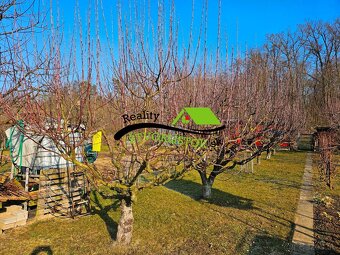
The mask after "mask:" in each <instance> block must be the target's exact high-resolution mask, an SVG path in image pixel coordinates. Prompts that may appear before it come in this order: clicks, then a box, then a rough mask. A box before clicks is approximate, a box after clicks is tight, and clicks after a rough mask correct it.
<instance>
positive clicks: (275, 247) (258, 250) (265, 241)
mask: <svg viewBox="0 0 340 255" xmlns="http://www.w3.org/2000/svg"><path fill="white" fill-rule="evenodd" d="M240 245H242V244H240ZM290 251H291V244H290V242H289V241H287V240H284V239H282V238H279V237H277V236H270V235H266V234H259V235H256V236H255V238H254V239H253V240H252V242H251V246H250V248H249V251H248V253H247V254H248V255H263V254H278V255H281V254H282V255H283V254H290Z"/></svg>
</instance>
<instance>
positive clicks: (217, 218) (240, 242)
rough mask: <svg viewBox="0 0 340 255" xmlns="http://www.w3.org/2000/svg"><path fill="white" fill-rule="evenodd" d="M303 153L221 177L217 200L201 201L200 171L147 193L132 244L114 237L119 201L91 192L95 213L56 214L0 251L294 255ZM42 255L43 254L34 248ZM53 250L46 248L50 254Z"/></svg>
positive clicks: (137, 211) (138, 206)
mask: <svg viewBox="0 0 340 255" xmlns="http://www.w3.org/2000/svg"><path fill="white" fill-rule="evenodd" d="M304 164H305V153H292V152H278V153H277V155H275V156H273V157H272V158H271V159H270V160H264V159H263V160H262V161H261V164H260V165H256V164H255V171H254V173H253V174H251V173H244V172H241V173H237V172H238V171H239V170H238V169H236V170H235V171H233V172H232V173H225V174H222V175H219V176H218V177H217V178H216V181H215V184H214V186H213V197H212V199H211V200H210V201H209V202H203V201H200V200H199V197H200V192H201V185H200V179H199V176H198V174H197V173H196V172H189V173H188V174H186V176H185V177H184V178H182V179H180V180H175V181H171V182H169V183H168V184H166V185H165V186H163V187H157V188H153V189H148V190H144V191H142V192H141V193H140V194H138V200H137V202H136V203H135V205H134V216H135V224H134V233H133V235H134V237H133V243H132V245H131V246H130V247H128V248H124V247H119V246H117V245H116V244H115V242H114V239H115V235H116V230H117V222H118V219H119V208H117V203H113V202H116V201H112V200H110V199H103V198H102V197H101V196H100V195H99V194H98V193H94V194H92V200H93V203H94V204H96V206H95V209H94V211H95V212H94V214H93V215H91V216H85V217H80V218H77V219H74V220H72V219H61V218H54V219H51V220H47V221H40V222H35V223H32V224H30V225H28V226H25V227H21V228H16V229H13V230H9V231H6V232H5V234H3V235H2V236H1V235H0V247H1V248H0V254H31V253H32V251H34V250H36V251H37V250H39V247H40V248H41V249H42V250H50V251H52V252H53V254H54V255H57V254H261V255H264V254H276V255H278V254H289V253H290V252H289V244H290V241H291V238H292V230H293V225H294V224H293V222H294V212H295V210H296V207H297V202H298V199H299V187H300V183H301V181H302V175H303V170H304ZM35 254H37V253H35ZM46 254H48V253H46Z"/></svg>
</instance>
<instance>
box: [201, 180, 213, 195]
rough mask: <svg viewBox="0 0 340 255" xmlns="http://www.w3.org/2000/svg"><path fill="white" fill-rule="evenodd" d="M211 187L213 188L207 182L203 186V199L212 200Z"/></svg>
mask: <svg viewBox="0 0 340 255" xmlns="http://www.w3.org/2000/svg"><path fill="white" fill-rule="evenodd" d="M211 187H212V184H210V183H209V182H206V183H204V184H203V189H202V191H203V192H202V196H203V199H209V198H211Z"/></svg>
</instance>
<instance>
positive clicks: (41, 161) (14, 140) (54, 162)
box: [5, 126, 83, 170]
mask: <svg viewBox="0 0 340 255" xmlns="http://www.w3.org/2000/svg"><path fill="white" fill-rule="evenodd" d="M5 133H6V136H7V138H8V139H10V141H9V142H10V143H11V148H12V160H13V163H14V164H15V165H18V166H20V165H21V166H23V167H29V168H30V169H36V170H40V169H48V168H65V167H67V166H72V165H73V164H72V163H71V162H69V161H66V160H65V159H64V158H63V157H61V156H60V155H59V154H60V152H59V150H58V148H57V147H56V145H55V143H54V142H53V140H52V139H50V138H48V137H45V136H41V135H34V134H30V133H29V132H27V133H26V132H25V134H24V135H23V138H22V139H21V138H20V136H21V135H22V132H21V131H20V130H19V128H17V127H15V126H14V127H11V128H9V129H7V130H6V131H5ZM70 135H71V136H72V139H71V141H74V143H75V144H76V143H78V142H79V140H80V138H81V134H80V133H77V132H76V133H71V134H70ZM21 142H22V153H21V154H22V156H21V155H20V151H19V150H20V143H21ZM60 144H62V143H60ZM82 150H83V148H82V146H78V147H77V148H76V159H77V160H78V161H80V162H82V161H83V160H82V159H83V157H82ZM58 152H59V153H58Z"/></svg>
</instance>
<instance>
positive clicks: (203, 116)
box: [171, 107, 221, 126]
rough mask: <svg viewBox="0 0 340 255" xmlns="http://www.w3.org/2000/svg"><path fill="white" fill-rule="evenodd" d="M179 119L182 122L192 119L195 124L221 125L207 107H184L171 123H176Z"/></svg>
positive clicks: (185, 122)
mask: <svg viewBox="0 0 340 255" xmlns="http://www.w3.org/2000/svg"><path fill="white" fill-rule="evenodd" d="M180 119H181V121H182V123H183V124H188V123H189V122H190V120H192V121H193V122H194V123H195V124H196V125H221V122H220V120H219V119H218V118H217V117H216V115H215V114H214V113H213V111H212V110H211V109H210V108H208V107H185V108H183V109H182V111H181V112H180V113H179V114H178V115H177V116H176V118H175V119H174V120H173V121H172V123H171V125H173V126H174V125H176V123H177V122H178V121H179V120H180Z"/></svg>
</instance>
